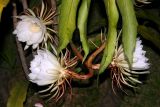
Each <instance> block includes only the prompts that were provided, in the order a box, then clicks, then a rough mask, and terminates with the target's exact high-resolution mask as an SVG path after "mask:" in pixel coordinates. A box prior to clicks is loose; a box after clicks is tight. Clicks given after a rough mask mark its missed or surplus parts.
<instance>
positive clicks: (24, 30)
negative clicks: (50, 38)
mask: <svg viewBox="0 0 160 107" xmlns="http://www.w3.org/2000/svg"><path fill="white" fill-rule="evenodd" d="M18 18H20V19H21V21H19V22H18V23H17V26H16V29H15V30H14V32H13V34H16V35H17V37H18V40H19V41H21V42H26V46H25V49H27V48H28V47H29V45H32V47H33V49H35V48H37V47H38V45H39V43H41V42H42V40H43V38H44V35H45V32H46V26H45V25H44V24H43V23H42V22H41V20H39V19H38V18H36V17H34V16H27V15H22V16H19V17H18Z"/></svg>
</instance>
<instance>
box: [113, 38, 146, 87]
mask: <svg viewBox="0 0 160 107" xmlns="http://www.w3.org/2000/svg"><path fill="white" fill-rule="evenodd" d="M141 43H142V41H141V40H140V39H139V38H138V39H137V42H136V47H135V51H134V53H133V63H132V65H131V68H130V67H129V64H128V62H127V60H126V57H125V55H124V52H123V48H122V45H120V46H119V48H118V49H117V48H116V50H115V54H114V57H113V61H112V62H111V72H112V79H113V81H116V82H117V85H118V86H119V87H120V88H121V84H120V83H123V84H125V85H127V86H130V87H133V85H134V84H136V83H141V82H140V81H139V80H138V78H136V77H137V76H138V75H139V74H146V73H149V71H147V70H148V69H149V63H148V62H147V61H148V58H146V57H145V53H146V51H144V50H143V49H142V48H143V45H141ZM136 75H137V76H136Z"/></svg>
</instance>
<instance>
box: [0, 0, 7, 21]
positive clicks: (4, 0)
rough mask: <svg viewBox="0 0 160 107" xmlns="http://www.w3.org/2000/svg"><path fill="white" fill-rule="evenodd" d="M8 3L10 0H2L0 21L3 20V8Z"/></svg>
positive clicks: (0, 3)
mask: <svg viewBox="0 0 160 107" xmlns="http://www.w3.org/2000/svg"><path fill="white" fill-rule="evenodd" d="M8 3H9V0H0V21H1V15H2V11H3V8H4V7H6V6H7V4H8Z"/></svg>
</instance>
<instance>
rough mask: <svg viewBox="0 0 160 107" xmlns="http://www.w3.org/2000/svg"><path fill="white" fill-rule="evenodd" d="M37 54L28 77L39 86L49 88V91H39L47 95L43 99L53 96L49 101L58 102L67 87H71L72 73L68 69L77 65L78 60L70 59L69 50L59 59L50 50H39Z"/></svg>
mask: <svg viewBox="0 0 160 107" xmlns="http://www.w3.org/2000/svg"><path fill="white" fill-rule="evenodd" d="M37 53H38V55H35V58H34V59H33V60H32V61H31V63H30V70H31V73H30V74H29V75H28V76H29V78H30V81H31V82H33V83H36V84H37V85H39V86H47V87H48V86H49V87H48V88H47V89H45V90H42V91H39V93H41V94H45V95H42V96H43V97H47V96H51V97H50V98H49V100H50V99H52V98H55V99H56V100H58V99H59V98H61V97H62V95H63V94H64V92H65V91H64V90H65V89H66V85H67V84H68V85H69V86H70V82H69V81H68V79H71V77H72V72H71V71H69V70H68V68H71V67H73V66H74V65H75V64H76V63H77V58H76V57H74V58H72V59H70V52H69V51H68V50H66V53H65V55H64V56H63V54H61V57H60V58H58V59H57V57H56V56H55V55H54V54H52V53H51V52H49V51H48V50H37ZM55 53H56V52H55ZM73 75H75V73H73ZM70 87H71V86H70ZM48 92H49V94H48ZM46 93H47V94H46Z"/></svg>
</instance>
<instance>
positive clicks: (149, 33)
mask: <svg viewBox="0 0 160 107" xmlns="http://www.w3.org/2000/svg"><path fill="white" fill-rule="evenodd" d="M138 33H139V34H141V35H142V37H143V38H144V39H146V40H149V41H151V42H152V43H153V44H154V45H155V46H156V47H157V48H158V49H160V33H158V32H157V31H156V30H155V29H153V28H150V27H146V26H143V25H139V26H138Z"/></svg>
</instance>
